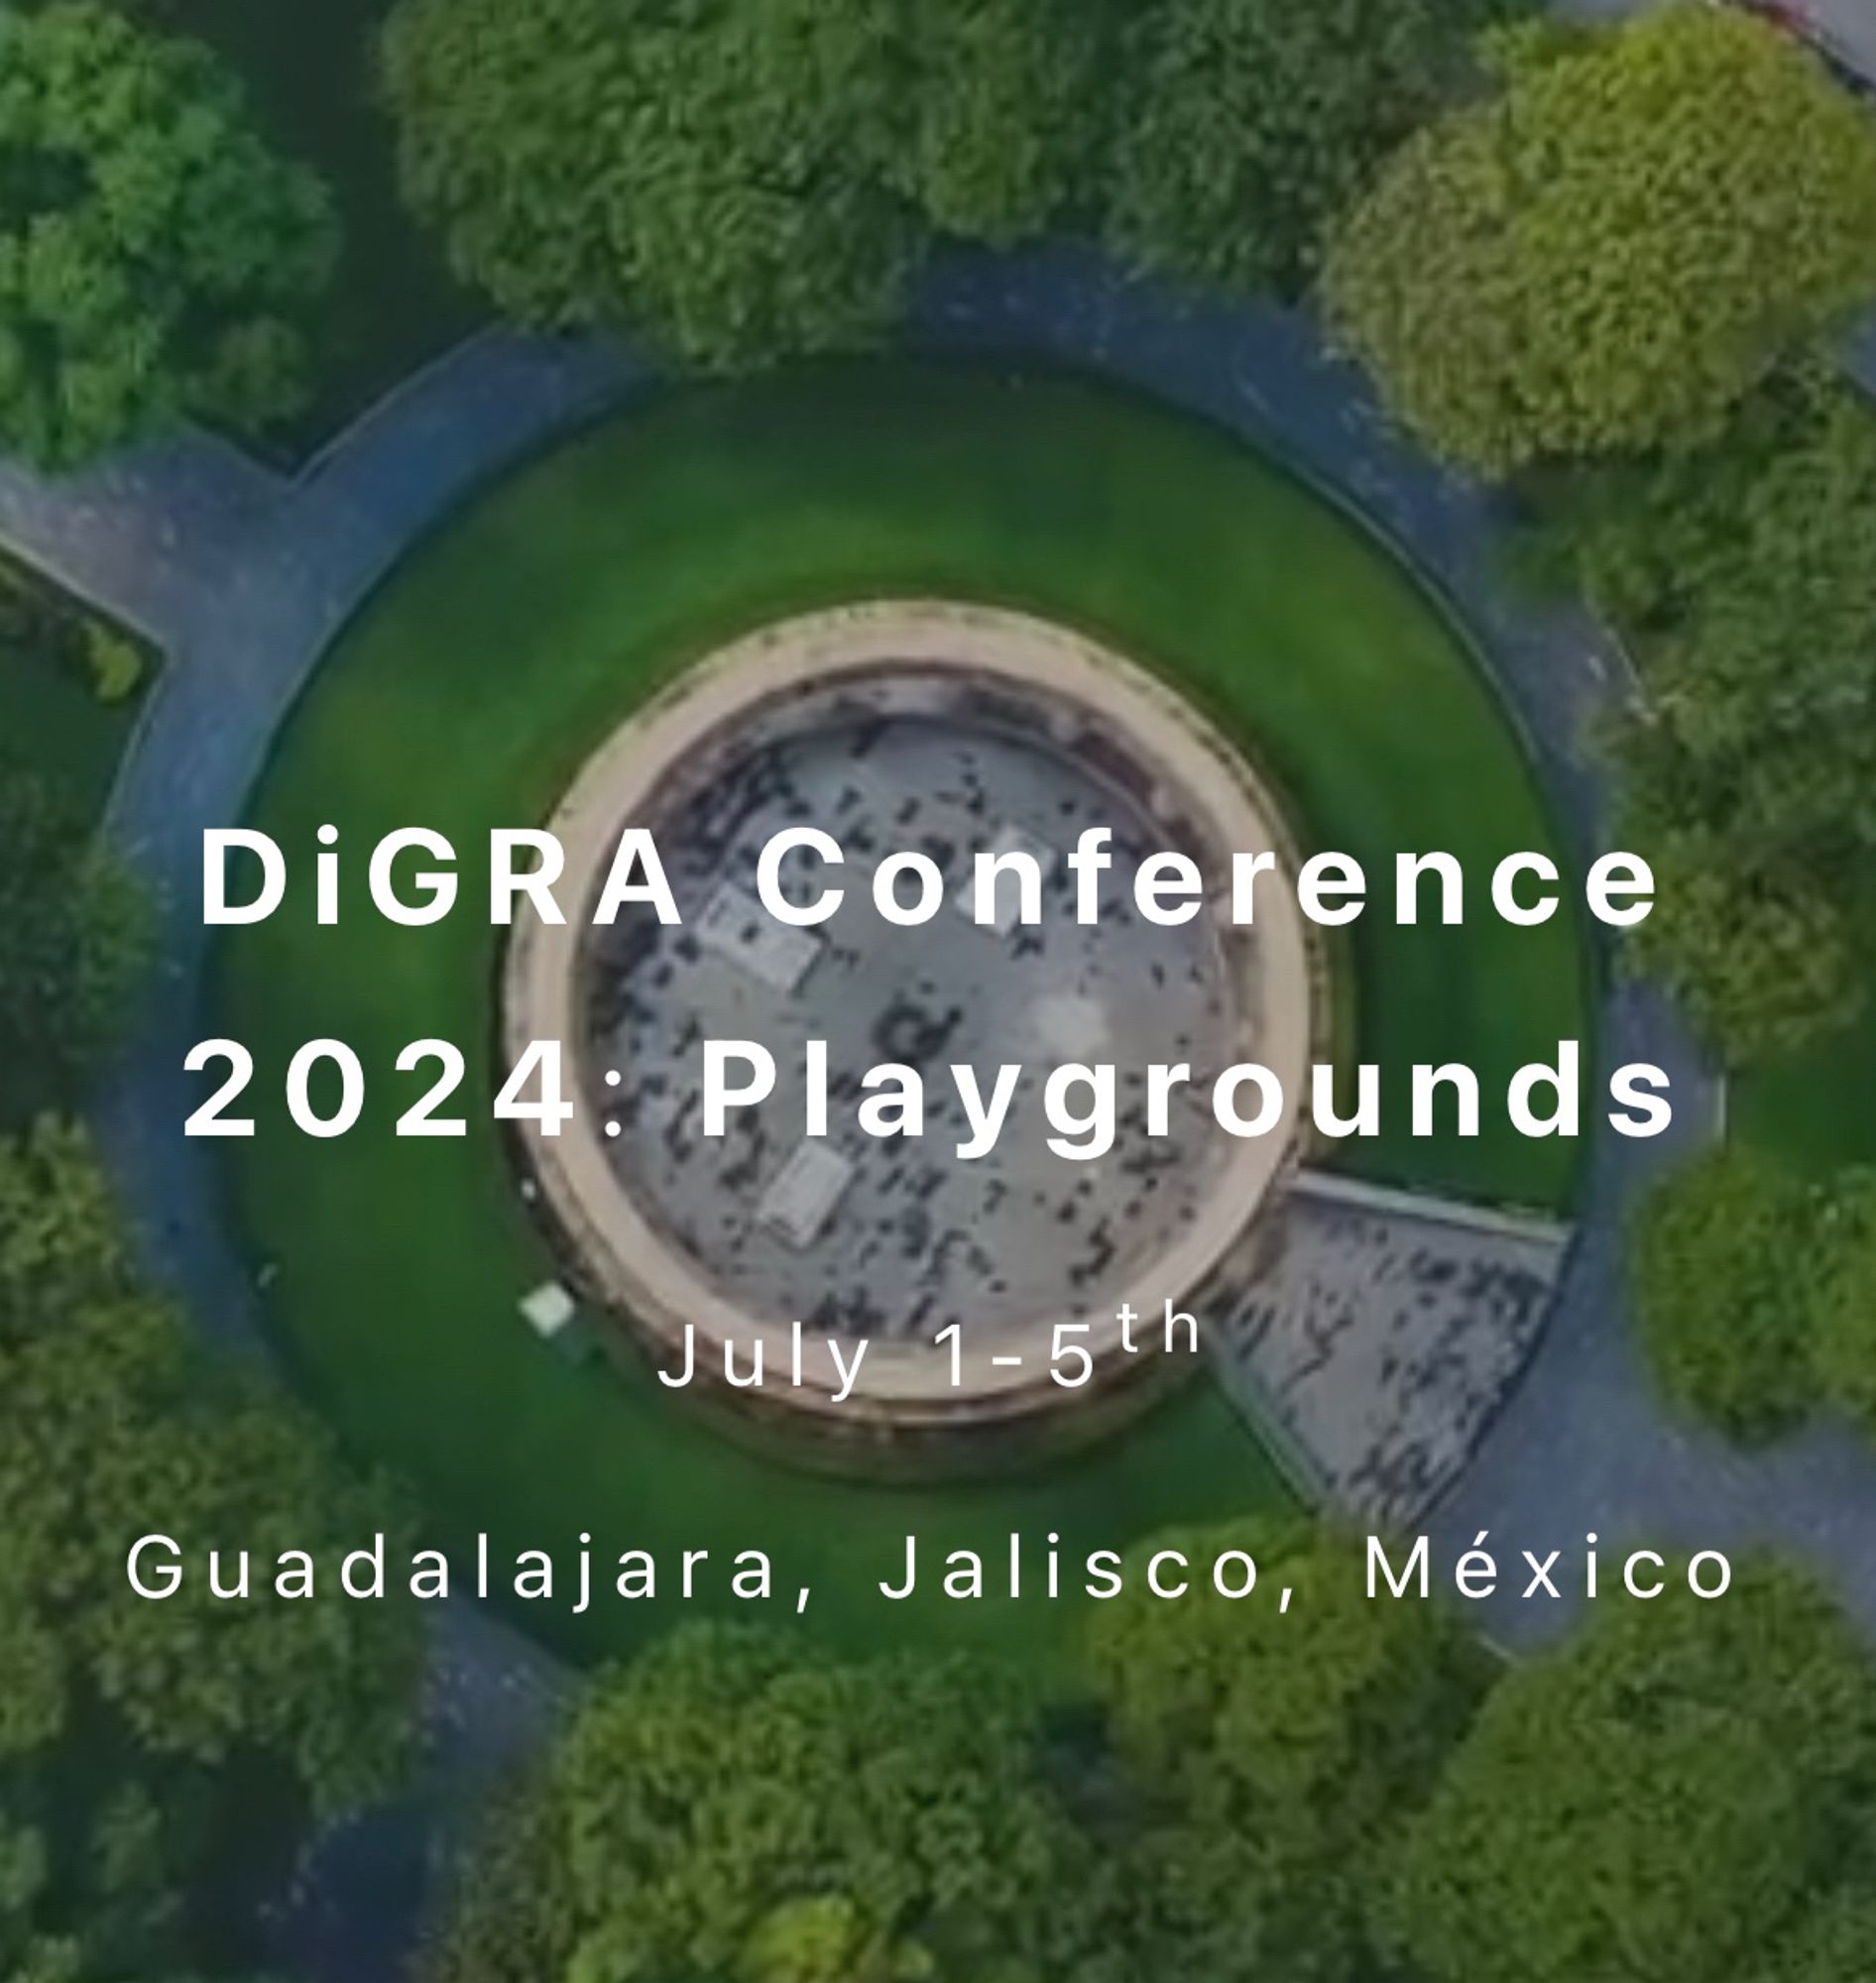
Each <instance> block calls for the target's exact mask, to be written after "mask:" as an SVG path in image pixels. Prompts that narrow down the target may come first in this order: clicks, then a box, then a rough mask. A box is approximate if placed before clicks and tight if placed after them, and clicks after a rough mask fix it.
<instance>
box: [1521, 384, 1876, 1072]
mask: <svg viewBox="0 0 1876 1983" xmlns="http://www.w3.org/2000/svg"><path fill="white" fill-rule="evenodd" d="M1543 497H1544V502H1545V505H1546V508H1547V509H1548V511H1549V512H1550V515H1551V524H1550V528H1551V529H1552V531H1553V532H1554V535H1555V538H1556V540H1558V541H1560V542H1561V543H1562V545H1563V547H1564V549H1565V551H1566V553H1567V556H1568V558H1569V559H1570V561H1571V562H1572V563H1573V564H1574V568H1575V572H1576V574H1577V576H1578V577H1579V578H1580V580H1581V582H1582V584H1583V588H1584V590H1585V591H1586V592H1587V593H1588V595H1589V598H1590V600H1591V601H1592V603H1593V604H1594V605H1595V606H1596V607H1597V609H1598V610H1599V611H1600V612H1601V613H1602V614H1603V615H1604V617H1606V618H1607V619H1609V620H1610V621H1611V622H1613V624H1614V625H1615V626H1616V627H1617V628H1618V629H1619V630H1620V632H1621V634H1622V636H1623V638H1624V642H1625V644H1626V646H1627V648H1628V650H1629V652H1630V653H1631V654H1632V655H1633V656H1634V658H1635V661H1636V663H1637V666H1638V668H1639V670H1640V673H1641V678H1642V685H1643V689H1644V692H1645V693H1644V697H1643V700H1642V703H1641V705H1640V707H1639V708H1638V709H1636V710H1635V711H1633V712H1632V713H1631V714H1629V715H1628V716H1627V717H1626V718H1625V719H1624V720H1622V721H1621V722H1619V723H1618V724H1617V725H1616V727H1615V730H1614V734H1613V739H1612V742H1613V748H1614V756H1615V760H1616V765H1617V768H1618V770H1619V772H1620V773H1621V777H1622V783H1623V787H1624V802H1623V803H1624V813H1625V817H1624V821H1623V826H1622V833H1623V837H1624V841H1625V844H1630V845H1634V846H1635V847H1636V848H1637V849H1638V850H1639V851H1640V852H1642V853H1644V854H1646V855H1647V856H1648V857H1649V858H1650V859H1651V861H1652V862H1653V863H1654V865H1655V869H1656V876H1657V880H1658V882H1659V884H1660V886H1659V892H1658V900H1657V905H1656V908H1655V912H1654V914H1653V915H1651V916H1650V918H1649V919H1648V921H1647V922H1646V923H1644V924H1643V925H1642V926H1641V928H1640V930H1639V932H1638V933H1637V939H1636V942H1637V949H1638V951H1639V954H1640V955H1641V957H1642V959H1643V961H1644V962H1645V963H1647V964H1648V965H1649V966H1650V967H1652V968H1653V969H1654V970H1656V971H1657V972H1659V974H1660V975H1661V976H1662V977H1663V978H1664V979H1665V980H1666V981H1667V982H1668V983H1669V984H1671V985H1672V986H1673V987H1674V988H1675V989H1676V991H1678V992H1680V993H1681V995H1682V996H1683V998H1684V999H1685V1000H1686V1002H1687V1004H1688V1006H1689V1008H1690V1010H1691V1011H1692V1012H1693V1014H1694V1016H1695V1017H1696V1018H1697V1019H1698V1020H1699V1021H1700V1025H1701V1028H1702V1030H1703V1031H1704V1032H1705V1033H1706V1035H1707V1037H1708V1038H1709V1040H1710V1041H1711V1042H1712V1043H1713V1044H1714V1046H1715V1047H1716V1048H1717V1049H1718V1050H1719V1051H1720V1052H1721V1053H1722V1054H1724V1055H1725V1056H1726V1058H1728V1059H1729V1060H1732V1061H1735V1062H1738V1061H1746V1060H1750V1059H1753V1058H1755V1057H1757V1056H1759V1055H1762V1054H1765V1053H1767V1052H1773V1051H1777V1050H1779V1049H1782V1048H1787V1047H1791V1046H1794V1045H1798V1044H1801V1043H1803V1042H1804V1041H1806V1040H1807V1039H1810V1038H1812V1037H1814V1036H1816V1035H1817V1034H1818V1033H1819V1032H1822V1031H1824V1030H1827V1029H1828V1028H1830V1027H1831V1026H1833V1025H1836V1024H1840V1023H1841V1022H1842V1021H1843V1020H1844V1019H1845V1018H1846V1017H1848V1016H1849V1015H1850V1014H1851V1013H1852V1012H1854V1010H1855V1008H1856V1007H1857V1006H1858V1004H1859V1003H1860V1002H1861V1001H1862V999H1863V997H1864V995H1865V989H1864V988H1865V985H1866V982H1867V979H1868V977H1869V962H1870V960H1869V958H1868V955H1867V952H1866V945H1865V942H1864V939H1863V937H1862V934H1861V932H1862V930H1863V928H1864V927H1865V926H1866V924H1867V913H1866V908H1865V902H1866V896H1867V891H1868V886H1869V875H1870V869H1871V856H1872V853H1876V803H1872V794H1873V793H1876V586H1872V585H1871V584H1870V581H1869V574H1870V572H1871V571H1872V570H1876V411H1872V409H1871V408H1870V407H1869V406H1868V405H1867V403H1866V402H1864V401H1863V400H1862V399H1861V398H1860V396H1858V395H1857V394H1855V393H1853V392H1852V391H1850V390H1849V389H1847V388H1845V387H1843V386H1841V385H1838V384H1836V383H1834V382H1829V381H1823V380H1820V379H1818V378H1817V377H1812V376H1799V377H1789V378H1781V379H1779V380H1777V381H1775V382H1774V383H1773V384H1772V385H1771V386H1769V387H1768V388H1767V389H1765V390H1764V391H1762V392H1759V393H1757V394H1755V395H1753V396H1752V398H1751V399H1750V400H1748V401H1747V402H1746V403H1745V404H1744V405H1743V406H1742V407H1741V408H1740V409H1739V410H1738V412H1737V413H1736V414H1735V416H1734V417H1733V418H1732V419H1731V420H1730V421H1729V422H1728V424H1727V426H1726V429H1725V430H1724V432H1723V433H1722V434H1721V435H1720V436H1719V437H1718V438H1717V439H1716V440H1715V441H1713V442H1712V443H1711V444H1709V445H1706V446H1702V447H1699V448H1694V449H1690V450H1687V451H1685V452H1682V453H1678V454H1674V455H1670V456H1667V457H1665V458H1661V459H1651V460H1645V461H1638V462H1623V463H1615V464H1610V465H1607V466H1604V467H1601V468H1599V469H1596V470H1583V471H1579V472H1577V473H1575V474H1573V475H1570V476H1568V477H1565V478H1561V479H1559V480H1558V481H1557V482H1556V483H1555V484H1554V485H1553V486H1551V487H1549V488H1547V489H1545V490H1544V491H1543Z"/></svg>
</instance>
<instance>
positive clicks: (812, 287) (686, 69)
mask: <svg viewBox="0 0 1876 1983" xmlns="http://www.w3.org/2000/svg"><path fill="white" fill-rule="evenodd" d="M1079 24H1080V16H1079V14H1078V13H1076V11H1075V10H1073V9H1072V8H1070V7H1069V6H1068V5H1067V4H1066V0H974V4H972V5H969V6H952V5H948V4H945V0H695V4H691V5H687V6H684V7H678V8H674V7H671V6H669V5H666V4H664V0H544V4H540V5H535V6H528V7H516V6H514V5H512V4H510V0H404V4H403V5H402V6H400V7H399V9H398V10H397V12H396V13H395V14H394V15H393V17H392V19H391V20H390V22H389V23H388V26H387V30H386V34H385V42H384V61H385V73H386V77H387V81H388V85H389V90H390V95H391V100H392V103H393V105H394V107H395V109H396V111H397V114H398V118H399V126H400V143H401V158H402V170H403V179H404V185H405V191H406V195H407V197H408V198H409V199H410V202H411V204H412V205H413V206H414V207H415V209H416V210H417V211H418V212H419V213H420V214H422V215H423V216H424V217H425V218H426V219H428V220H430V221H431V222H433V223H434V224H435V225H437V226H439V227H440V228H441V229H442V230H443V232H444V234H445V237H446V239H447V243H448V248H449V255H450V259H451V262H452V263H453V265H454V267H455V269H456V271H457V273H458V274H459V275H460V276H462V277H463V278H464V279H465V280H466V281H469V282H472V283H474V284H476V285H478V286H479V287H481V288H483V289H485V290H487V291H488V292H489V293H490V294H491V295H493V296H494V297H495V299H496V301H497V302H498V303H500V304H501V306H502V307H503V308H504V309H506V310H508V311H510V312H511V313H513V314H514V315H516V316H519V317H521V318H523V319H524V320H526V321H528V322H532V323H538V324H543V325H546V326H550V327H554V328H571V327H582V326H588V325H596V324H598V325H610V326H622V325H623V326H627V327H630V328H633V329H642V330H645V331H647V332H649V334H650V335H651V336H652V337H653V338H654V339H656V340H657V341H658V342H660V343H661V344H663V345H665V346H668V347H669V348H670V349H671V350H673V351H675V352H676V353H677V354H678V355H680V356H681V357H683V358H685V359H687V360H690V361H692V362H695V363H697V364H700V365H704V366H707V367H714V368H724V369H736V368H742V367H748V366H753V365H760V364H762V363H764V362H766V361H768V360H771V359H774V358H777V357H781V356H785V355H788V354H791V353H795V352H813V351H824V350H834V349H843V348H848V347H852V346H856V345H864V344H866V343H868V342H870V341H872V340H873V339H874V338H876V337H877V336H878V335H879V333H880V332H881V331H882V330H883V328H884V327H885V326H886V325H888V324H889V323H890V321H891V320H892V318H893V316H894V315H895V313H896V312H897V310H898V307H899V303H900V297H901V292H902V290H903V287H904V284H905V281H906V278H907V276H908V275H909V273H910V272H911V270H912V269H913V267H914V266H915V265H916V263H917V261H918V258H919V256H920V255H921V253H922V252H923V250H924V248H925V246H926V244H927V242H928V240H929V238H930V236H931V233H932V231H933V229H934V228H944V229H950V230H953V231H957V232H961V233H971V234H982V235H983V236H985V237H987V238H991V239H995V240H999V241H1002V240H1008V239H1010V238H1012V237H1013V236H1014V235H1016V234H1018V233H1021V232H1024V231H1027V230H1029V229H1032V228H1034V227H1037V226H1040V225H1041V224H1042V223H1043V222H1044V221H1045V220H1046V219H1047V218H1048V216H1049V214H1050V213H1051V212H1052V211H1053V210H1054V208H1055V207H1056V205H1057V204H1058V203H1059V202H1060V200H1061V199H1062V198H1063V196H1064V195H1065V193H1066V192H1067V190H1068V187H1069V183H1070V179H1071V175H1072V173H1073V170H1074V168H1075V166H1076V164H1077V163H1078V160H1079V156H1080V153H1081V150H1082V148H1083V146H1084V145H1085V143H1086V142H1087V140H1088V131H1089V126H1088V119H1089V116H1090V109H1089V104H1090V93H1089V89H1088V87H1087V80H1088V78H1089V76H1090V74H1091V73H1092V70H1091V62H1092V56H1091V54H1090V52H1089V50H1088V48H1087V46H1086V38H1085V37H1083V36H1081V35H1080V34H1079V33H1078V29H1079Z"/></svg>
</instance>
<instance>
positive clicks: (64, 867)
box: [0, 763, 149, 1125]
mask: <svg viewBox="0 0 1876 1983" xmlns="http://www.w3.org/2000/svg"><path fill="white" fill-rule="evenodd" d="M0 929H4V930H5V931H6V938H5V941H4V942H0V1125H3V1124H5V1123H6V1122H9V1121H14V1122H18V1121H22V1120H24V1119H25V1118H26V1117H27V1116H28V1115H30V1114H32V1113H34V1112H36V1111H37V1110H38V1109H40V1108H45V1107H48V1106H50V1105H53V1104H56V1103H68V1102H70V1101H72V1100H74V1099H75V1096H76V1093H77V1090H78V1089H79V1087H80V1086H81V1085H82V1082H83V1080H84V1077H85V1076H86V1075H87V1074H88V1073H89V1072H90V1070H91V1068H92V1066H93V1065H94V1063H95V1062H96V1060H97V1059H98V1057H99V1055H100V1054H101V1053H102V1052H103V1051H104V1050H105V1049H106V1048H107V1047H109V1046H110V1045H111V1044H112V1042H113V1041H114V1040H115V1038H116V1037H117V1033H118V1029H119V1027H120V1025H121V1023H122V1021H123V1019H124V1017H125V1014H126V1009H127V1006H128V1001H129V997H130V993H131V992H132V990H133V988H134V987H135V985H136V983H137V980H138V977H139V976H140V974H141V972H142V969H143V966H144V962H145V959H146V957H147V954H148V947H149V946H148V937H149V918H148V915H147V912H146V909H145V904H144V900H143V897H142V895H141V893H140V891H139V890H138V887H137V885H136V883H135V881H134V880H133V879H132V878H131V875H129V873H128V871H127V870H126V869H124V868H123V867H122V866H121V864H120V863H118V862H117V861H116V860H115V859H114V858H113V857H112V856H111V855H109V854H108V853H106V852H105V851H104V850H103V849H102V848H101V847H99V846H98V845H97V844H96V842H95V841H94V840H93V837H92V833H91V829H90V826H89V824H88V823H87V822H86V821H85V820H84V819H83V818H82V817H81V816H80V815H79V814H78V813H77V812H76V811H75V810H74V809H73V808H72V807H70V806H68V805H67V804H65V803H64V802H63V801H62V800H61V799H60V798H59V795H58V794H57V793H56V792H55V791H54V789H53V787H52V786H51V785H49V784H47V783H45V782H44V781H43V780H42V779H40V778H39V777H37V776H35V775H33V774H32V773H30V772H21V771H15V770H11V769H9V768H8V767H7V766H6V765H5V764H4V763H0Z"/></svg>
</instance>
